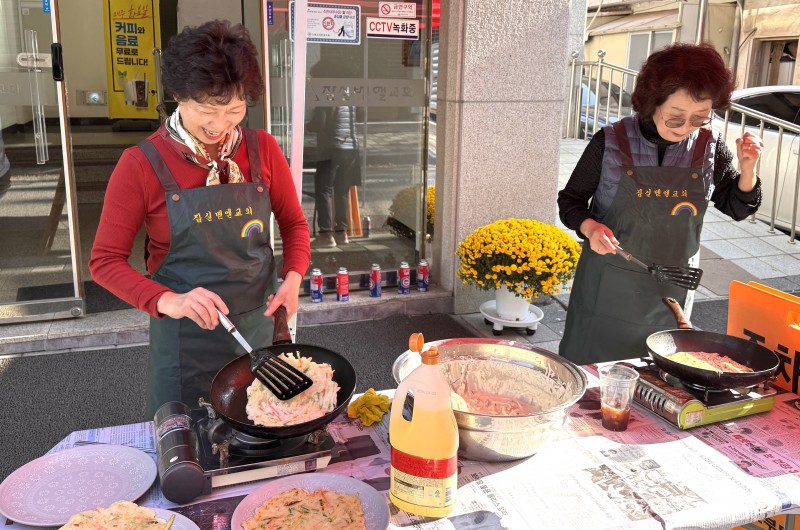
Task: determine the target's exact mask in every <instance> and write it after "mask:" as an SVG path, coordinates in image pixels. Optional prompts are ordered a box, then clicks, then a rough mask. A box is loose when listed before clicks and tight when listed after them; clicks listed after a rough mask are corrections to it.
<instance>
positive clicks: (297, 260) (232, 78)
mask: <svg viewBox="0 0 800 530" xmlns="http://www.w3.org/2000/svg"><path fill="white" fill-rule="evenodd" d="M162 64H163V77H162V81H163V86H164V91H165V93H167V94H170V95H172V96H173V97H174V99H175V100H176V101H177V102H178V108H177V110H176V111H175V112H174V113H173V114H172V116H170V117H169V119H168V120H167V121H166V122H165V123H164V124H163V125H162V126H161V127H160V128H159V130H158V131H156V132H155V133H154V134H152V135H151V136H150V137H149V138H147V139H146V140H144V141H143V142H141V143H140V144H139V146H137V147H134V148H130V149H128V150H126V151H125V153H124V154H123V156H122V157H121V158H120V161H119V163H118V164H117V167H116V168H115V170H114V173H113V174H112V176H111V179H110V182H109V185H108V189H107V191H106V199H105V203H104V205H103V213H102V216H101V220H100V225H99V227H98V232H97V237H96V238H95V244H94V247H93V249H92V259H91V261H90V264H89V265H90V269H91V271H92V275H93V277H94V279H95V280H96V281H97V282H98V283H99V284H101V285H103V286H104V287H106V288H107V289H108V290H109V291H111V292H112V293H114V294H116V295H117V296H119V297H120V298H122V299H124V300H126V301H127V302H129V303H131V304H132V305H134V306H135V307H138V308H140V309H142V310H143V311H146V312H148V313H150V314H151V318H150V363H149V370H150V372H149V399H148V416H152V415H153V414H154V413H155V410H156V409H157V408H158V407H159V406H160V405H162V404H163V403H165V402H167V401H173V400H175V401H182V402H184V403H186V404H187V405H189V406H192V407H195V406H197V404H198V400H199V398H201V397H208V392H209V389H210V386H211V380H212V378H213V376H214V375H215V374H216V373H217V371H219V369H220V368H222V366H224V365H225V364H226V363H227V362H229V361H230V360H232V359H234V358H235V357H237V356H239V355H241V354H243V353H244V351H243V350H242V349H241V347H239V346H238V344H237V343H236V341H235V340H234V339H233V338H232V337H231V336H230V335H229V334H228V333H227V332H226V331H225V329H224V328H223V327H222V326H218V323H219V320H218V316H217V312H216V311H217V309H219V310H220V311H222V312H223V313H225V314H227V315H228V316H229V317H230V319H231V320H232V321H233V322H234V324H235V325H236V327H237V328H238V329H239V330H240V332H241V333H242V335H243V336H244V337H245V338H246V339H247V340H248V341H249V342H250V344H251V345H252V346H253V347H254V348H259V347H263V346H267V345H269V344H270V343H271V338H272V319H271V318H270V316H271V315H272V313H273V312H274V311H275V309H276V308H277V307H278V306H280V305H285V306H286V308H287V311H288V313H289V315H291V314H293V313H295V312H296V311H297V306H298V296H299V289H300V283H301V282H302V278H303V275H304V274H305V271H306V269H307V267H308V264H309V260H310V249H309V234H308V225H307V222H306V219H305V216H304V214H303V212H302V209H301V208H300V204H299V201H298V199H297V194H296V191H295V188H294V185H293V181H292V178H291V174H290V172H289V167H288V165H287V163H286V159H285V157H284V156H283V153H282V152H281V151H280V149H279V148H278V145H277V142H276V141H275V139H274V138H272V137H271V136H270V135H268V134H267V133H266V132H264V131H254V130H251V129H247V128H244V127H241V126H240V125H239V123H240V122H241V121H242V120H243V119H244V117H245V114H246V110H247V100H248V98H249V99H250V100H255V99H257V98H258V97H260V96H261V95H262V92H263V81H262V78H261V73H260V66H259V62H258V56H257V53H256V48H255V46H254V45H253V43H252V41H251V40H250V38H249V35H248V33H247V30H246V29H245V28H244V27H243V26H242V25H241V24H237V25H232V24H231V23H229V22H226V21H213V22H208V23H206V24H203V25H201V26H198V27H194V28H186V29H184V30H183V31H182V32H181V33H179V34H178V35H176V36H175V37H174V38H173V39H172V40H170V43H169V45H168V47H167V48H166V49H165V51H164V54H163V63H162ZM273 215H274V216H275V219H276V220H277V222H278V226H279V228H280V231H281V235H282V236H283V251H284V266H283V269H282V271H281V276H282V277H283V283H282V284H280V286H279V285H278V283H277V271H276V269H275V259H274V256H273V252H272V246H271V240H272V233H271V227H272V222H271V217H272V216H273ZM142 225H144V226H145V227H146V230H147V235H148V236H149V241H148V247H147V250H148V254H149V256H148V259H147V267H148V271H149V272H150V275H151V278H147V277H145V276H143V275H141V274H140V273H138V272H137V271H135V270H134V269H133V268H132V267H131V266H130V265H129V263H128V258H129V256H130V254H131V248H132V245H133V240H134V238H135V237H136V234H137V232H138V231H139V229H140V228H141V226H142Z"/></svg>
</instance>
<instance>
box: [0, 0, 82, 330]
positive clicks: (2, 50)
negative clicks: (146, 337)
mask: <svg viewBox="0 0 800 530" xmlns="http://www.w3.org/2000/svg"><path fill="white" fill-rule="evenodd" d="M45 5H48V6H49V5H50V2H42V1H41V0H35V1H34V0H0V27H2V33H3V38H0V135H2V136H1V137H0V248H2V252H0V323H6V322H18V321H26V320H43V319H51V318H66V317H76V316H82V315H83V314H84V300H83V285H82V282H81V271H80V267H79V266H77V264H78V263H80V249H79V245H78V244H77V241H78V233H77V216H76V212H75V203H74V197H75V189H74V183H73V179H72V175H71V171H70V168H71V145H70V143H69V136H68V134H67V130H66V124H67V121H66V105H65V103H64V100H63V94H64V91H63V86H61V85H63V83H60V82H57V81H55V80H54V77H55V78H57V77H59V76H60V75H61V72H62V69H61V64H60V54H59V53H58V52H59V48H58V46H51V45H52V44H53V43H54V42H58V35H57V34H56V35H54V30H55V31H56V32H57V31H58V30H57V28H58V23H57V20H56V16H55V11H57V6H58V2H57V1H54V2H52V10H53V12H50V10H49V9H48V10H47V11H45V7H44V6H45ZM54 52H55V56H54Z"/></svg>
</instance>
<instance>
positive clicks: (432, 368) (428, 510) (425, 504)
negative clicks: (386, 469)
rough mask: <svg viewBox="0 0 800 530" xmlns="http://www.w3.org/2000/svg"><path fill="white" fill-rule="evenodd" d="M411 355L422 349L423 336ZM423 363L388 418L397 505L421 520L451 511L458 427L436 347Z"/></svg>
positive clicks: (424, 355) (402, 386) (392, 484)
mask: <svg viewBox="0 0 800 530" xmlns="http://www.w3.org/2000/svg"><path fill="white" fill-rule="evenodd" d="M416 341H418V346H417V348H416V349H415V347H414V346H412V347H411V349H412V350H414V351H420V350H421V349H422V335H421V334H420V333H415V334H414V335H412V338H411V340H410V341H409V343H410V344H412V343H414V342H416ZM421 356H422V364H421V365H420V366H418V367H417V368H415V369H414V371H412V372H411V373H410V374H409V375H408V376H407V377H406V378H405V379H403V381H401V382H400V385H399V386H398V387H397V391H396V392H395V396H394V399H393V400H392V408H391V412H390V416H389V418H390V420H389V442H390V444H391V450H392V451H391V454H392V456H391V482H390V487H389V498H390V499H391V501H392V503H394V505H395V506H397V507H398V508H400V509H401V510H404V511H406V512H409V513H413V514H416V515H421V516H424V517H445V516H447V515H448V514H449V513H450V512H452V511H453V508H454V507H455V502H456V488H457V480H458V465H457V463H458V460H457V456H456V453H457V452H458V426H457V425H456V418H455V416H454V415H453V409H452V408H451V406H450V385H449V384H448V382H447V380H446V379H445V376H444V374H443V373H442V370H441V367H440V366H439V352H438V350H437V349H436V347H435V346H431V347H430V348H429V349H428V350H426V351H424V352H422V353H421Z"/></svg>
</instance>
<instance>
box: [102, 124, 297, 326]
mask: <svg viewBox="0 0 800 530" xmlns="http://www.w3.org/2000/svg"><path fill="white" fill-rule="evenodd" d="M168 134H169V133H167V131H166V129H165V128H164V126H162V127H161V128H159V130H158V131H156V132H155V133H153V134H152V135H150V141H152V142H153V144H155V145H156V147H157V148H158V150H159V152H160V153H161V154H162V156H164V159H165V162H166V164H167V166H168V167H169V168H170V170H171V171H172V175H173V177H174V178H175V180H176V182H177V183H178V186H179V187H180V188H181V189H188V188H197V187H200V186H205V183H206V175H207V173H208V169H207V168H204V167H201V166H198V165H196V164H193V163H191V162H189V161H187V160H185V159H184V158H183V157H182V156H181V155H180V154H178V153H177V151H175V150H174V149H173V148H172V147H170V146H169V144H168V142H167V140H166V137H167V135H168ZM258 140H259V149H260V151H261V162H262V165H261V178H262V179H263V181H264V182H265V184H266V185H267V189H268V190H269V196H270V201H271V203H272V211H273V212H274V214H275V218H276V220H277V221H278V228H279V230H280V233H281V238H282V241H283V268H282V270H281V277H282V278H283V277H286V273H287V272H289V271H296V272H298V273H300V274H301V275H305V272H306V269H307V268H308V265H309V262H310V260H311V251H310V249H309V230H308V222H307V221H306V218H305V215H304V214H303V210H302V208H301V207H300V204H299V202H298V200H297V193H296V191H295V188H294V182H293V181H292V176H291V173H290V171H289V165H288V164H287V163H286V158H284V156H283V153H282V152H281V150H280V148H279V147H278V143H277V142H276V141H275V138H273V137H272V136H271V135H270V134H268V133H267V132H265V131H258ZM233 160H234V161H235V162H236V163H237V164H238V165H239V168H240V169H241V170H242V174H243V175H244V177H245V180H247V181H248V182H250V162H249V161H248V158H247V143H246V140H245V139H242V144H241V146H240V147H239V150H238V151H237V152H236V155H234V157H233ZM223 185H224V184H223ZM142 224H144V225H145V227H146V229H147V234H148V235H149V236H150V244H149V247H148V250H149V252H150V257H149V259H148V261H147V270H148V271H149V272H150V274H153V273H154V272H155V271H156V270H157V269H158V267H159V266H160V265H161V262H162V261H164V258H165V256H166V255H167V251H168V250H169V244H170V230H169V220H168V218H167V206H166V192H165V191H164V188H163V186H161V183H160V182H159V180H158V177H157V176H156V174H155V172H154V171H153V168H152V167H151V165H150V162H149V161H148V160H147V158H146V157H145V155H144V153H143V152H142V150H141V149H139V148H138V147H131V148H128V149H126V150H125V152H124V153H123V154H122V156H121V157H120V159H119V162H118V163H117V166H116V167H115V168H114V172H113V173H112V174H111V179H110V180H109V182H108V188H107V189H106V196H105V202H104V203H103V213H102V214H101V216H100V225H99V226H98V228H97V235H96V236H95V239H94V247H92V257H91V259H90V260H89V270H90V271H91V274H92V277H93V278H94V280H95V281H96V282H97V283H98V284H100V285H102V286H103V287H105V288H106V289H108V290H109V291H111V292H112V293H114V294H115V295H116V296H118V297H119V298H121V299H123V300H125V301H126V302H128V303H129V304H131V305H132V306H134V307H137V308H139V309H141V310H142V311H145V312H147V313H150V314H151V315H153V316H157V317H160V316H163V315H161V314H160V313H158V310H157V303H158V299H159V298H160V297H161V295H162V294H163V293H164V292H166V291H169V289H168V288H166V287H164V286H163V285H161V284H159V283H156V282H155V281H153V280H151V279H149V278H146V277H145V276H143V275H142V274H140V273H139V272H138V271H136V270H135V269H134V268H133V267H131V265H130V264H129V263H128V258H129V257H130V255H131V250H132V247H133V241H134V239H135V238H136V235H137V234H138V232H139V230H140V228H141V227H142Z"/></svg>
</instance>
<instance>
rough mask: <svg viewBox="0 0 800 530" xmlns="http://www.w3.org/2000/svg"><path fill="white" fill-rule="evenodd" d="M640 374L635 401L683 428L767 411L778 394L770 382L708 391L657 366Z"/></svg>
mask: <svg viewBox="0 0 800 530" xmlns="http://www.w3.org/2000/svg"><path fill="white" fill-rule="evenodd" d="M634 368H636V370H637V371H638V372H639V382H638V383H637V385H636V391H635V393H634V398H633V399H634V401H635V402H636V403H639V404H640V405H642V406H643V407H644V408H646V409H648V410H651V411H653V412H654V413H655V414H657V415H659V416H661V417H662V418H664V419H666V420H667V421H668V422H670V423H672V424H673V425H675V426H676V427H679V428H681V429H691V428H692V427H697V426H700V425H708V424H710V423H717V422H720V421H726V420H731V419H734V418H741V417H743V416H749V415H750V414H757V413H759V412H767V411H769V410H772V407H773V406H774V404H775V394H777V391H776V390H775V389H774V388H771V387H770V385H769V382H765V383H763V384H761V385H758V386H755V387H752V388H741V389H735V388H707V387H701V386H697V385H693V384H691V383H686V382H683V381H681V380H679V379H678V378H676V377H674V376H673V375H671V374H668V373H666V372H664V371H663V370H659V369H658V368H657V367H655V366H654V365H649V366H637V367H634Z"/></svg>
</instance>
